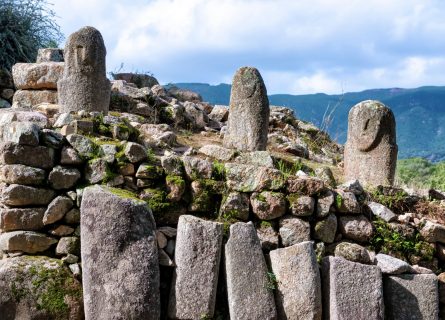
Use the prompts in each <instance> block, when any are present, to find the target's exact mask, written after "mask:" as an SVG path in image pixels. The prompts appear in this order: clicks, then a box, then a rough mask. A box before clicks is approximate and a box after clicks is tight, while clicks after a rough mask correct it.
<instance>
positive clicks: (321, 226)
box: [314, 213, 337, 243]
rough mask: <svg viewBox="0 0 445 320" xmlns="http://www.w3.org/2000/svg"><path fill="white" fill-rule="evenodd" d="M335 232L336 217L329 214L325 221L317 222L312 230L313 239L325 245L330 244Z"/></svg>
mask: <svg viewBox="0 0 445 320" xmlns="http://www.w3.org/2000/svg"><path fill="white" fill-rule="evenodd" d="M336 232H337V217H336V216H335V214H332V213H331V214H329V215H328V216H327V218H326V219H324V220H321V221H317V223H316V224H315V228H314V238H315V239H318V240H321V241H323V242H325V243H332V242H334V240H335V234H336Z"/></svg>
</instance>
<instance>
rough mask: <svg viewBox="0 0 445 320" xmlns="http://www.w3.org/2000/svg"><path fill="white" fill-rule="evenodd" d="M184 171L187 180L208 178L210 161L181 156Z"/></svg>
mask: <svg viewBox="0 0 445 320" xmlns="http://www.w3.org/2000/svg"><path fill="white" fill-rule="evenodd" d="M182 161H183V163H184V168H185V173H186V175H187V178H188V179H189V180H196V179H210V178H211V177H212V170H213V167H212V163H211V162H210V161H207V160H204V159H200V158H196V157H190V156H184V157H182Z"/></svg>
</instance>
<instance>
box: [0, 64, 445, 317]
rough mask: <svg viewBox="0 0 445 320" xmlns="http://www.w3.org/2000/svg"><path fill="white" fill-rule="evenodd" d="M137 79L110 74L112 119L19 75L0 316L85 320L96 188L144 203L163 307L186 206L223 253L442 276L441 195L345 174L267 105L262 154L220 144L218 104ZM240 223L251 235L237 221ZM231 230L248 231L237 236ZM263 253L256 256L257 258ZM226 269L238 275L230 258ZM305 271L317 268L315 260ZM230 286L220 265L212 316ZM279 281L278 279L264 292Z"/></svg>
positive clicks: (1, 136)
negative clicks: (68, 105)
mask: <svg viewBox="0 0 445 320" xmlns="http://www.w3.org/2000/svg"><path fill="white" fill-rule="evenodd" d="M57 67H58V66H57V65H56V66H55V67H54V68H57ZM45 70H46V69H45ZM45 70H42V69H37V71H34V74H35V73H36V72H37V73H39V72H41V73H45V72H48V71H47V70H46V71H45ZM23 72H25V71H23ZM135 77H136V76H135V75H133V77H129V76H125V77H124V76H122V77H121V78H125V79H127V80H129V79H131V81H134V82H135V83H138V84H139V86H140V87H138V86H137V85H136V84H134V83H130V82H127V81H126V80H114V81H112V93H111V104H110V112H109V113H108V115H103V114H101V113H87V112H85V111H80V112H76V113H60V112H59V107H58V105H57V104H56V103H55V102H57V101H49V102H51V103H48V101H45V100H46V99H47V97H46V96H45V95H47V94H48V93H45V94H44V93H43V91H49V90H53V91H54V87H51V88H48V87H45V85H41V84H39V86H37V87H36V86H35V85H33V84H30V83H29V79H28V78H27V77H26V76H23V77H21V78H20V79H22V80H20V81H22V82H23V83H22V84H21V83H20V81H18V80H17V81H15V82H16V87H17V88H18V91H16V93H15V95H14V98H13V99H12V101H11V102H12V105H13V107H12V108H5V109H2V110H1V114H0V126H1V129H0V141H2V143H1V144H0V164H1V167H0V182H1V187H0V191H1V209H0V230H1V234H0V250H2V252H3V259H2V260H0V288H1V290H0V291H1V292H2V295H1V296H0V315H3V314H7V315H13V316H11V317H10V318H8V316H6V319H14V316H15V318H16V319H20V316H22V317H23V319H27V318H34V319H37V318H45V319H82V318H83V312H82V308H83V307H82V290H81V281H82V261H80V259H81V252H80V242H81V239H80V237H81V230H80V208H81V205H82V196H83V190H84V189H85V187H87V186H89V185H94V184H98V185H103V186H104V187H105V188H106V190H109V192H111V193H113V194H114V195H117V196H118V197H123V198H132V199H139V200H142V201H144V202H145V203H147V204H148V206H149V208H150V209H151V211H152V213H153V216H154V219H155V222H156V226H155V228H156V229H155V230H153V231H154V234H155V239H156V244H157V250H158V262H159V266H160V271H159V277H160V288H161V291H160V301H161V305H162V308H161V310H160V312H161V314H162V317H165V315H166V314H167V312H168V311H167V310H168V309H169V307H168V301H169V295H170V294H171V293H170V286H171V281H172V276H173V270H175V267H176V266H177V263H178V261H177V259H178V254H179V256H180V257H184V250H186V249H184V243H181V242H180V240H179V239H177V236H178V238H179V235H178V234H179V233H181V232H182V233H184V232H185V231H184V229H181V228H179V229H177V228H178V220H179V218H180V217H181V216H184V215H193V216H195V217H198V218H199V221H202V220H204V221H212V222H217V223H219V225H221V228H222V233H221V236H222V239H223V240H222V243H225V244H226V250H227V254H228V255H229V256H226V259H227V258H230V257H232V256H235V258H233V259H235V260H236V254H235V253H234V252H233V250H230V248H231V247H233V246H235V247H236V246H243V244H245V242H246V241H247V242H248V241H251V239H252V237H254V238H256V237H257V238H258V239H259V244H260V247H261V250H262V252H261V251H260V252H261V253H262V254H264V255H266V257H267V256H268V255H269V253H270V255H271V258H272V266H273V265H274V263H276V264H278V265H279V264H280V262H279V261H280V257H279V256H278V257H277V256H275V257H274V255H276V254H277V253H273V252H274V250H276V249H283V248H292V246H294V245H295V244H299V243H303V242H305V241H310V240H312V241H314V248H315V252H316V261H315V262H314V263H317V261H318V263H321V261H322V260H323V259H325V260H324V261H330V260H329V259H330V258H325V257H326V256H335V257H342V258H344V259H346V260H349V261H351V262H355V263H360V265H365V266H377V267H378V268H379V270H380V271H381V272H382V273H383V274H385V275H387V276H388V277H390V276H394V275H405V274H409V275H413V274H414V275H421V274H431V273H436V274H439V280H442V279H443V280H445V275H444V274H441V271H442V268H443V267H444V261H445V227H444V225H443V223H444V221H445V218H444V215H443V205H442V201H443V200H444V199H445V196H444V195H443V194H442V193H441V192H438V191H434V190H427V191H416V192H414V191H412V190H403V189H399V188H395V187H385V186H380V187H377V188H373V189H369V190H366V189H364V188H363V186H361V185H360V183H359V182H358V181H343V178H342V154H343V149H342V146H339V145H338V144H336V143H335V142H333V141H331V139H330V138H329V136H328V135H327V134H326V133H324V132H322V131H320V130H319V129H318V128H316V127H315V126H314V125H312V124H310V123H306V122H303V121H300V120H298V119H296V118H295V117H294V115H293V112H292V110H290V109H287V108H284V107H278V106H271V113H270V122H269V123H270V125H269V132H268V148H267V151H256V152H238V151H235V150H232V149H227V148H224V147H223V146H222V139H223V136H224V133H225V132H226V124H227V118H228V112H229V111H228V108H227V107H226V106H212V105H210V104H208V103H205V102H203V101H201V100H202V99H201V97H200V96H199V95H197V94H196V93H193V92H190V91H186V90H180V89H177V88H170V89H168V90H166V89H164V88H163V87H162V86H160V85H159V84H157V82H153V80H152V79H150V78H147V77H146V76H143V75H140V76H139V78H137V77H136V78H135ZM50 82H51V81H50ZM147 83H149V84H150V87H144V84H147ZM53 91H49V92H50V93H49V94H52V95H54V92H53ZM116 214H117V213H116ZM184 219H185V218H184ZM248 221H251V222H252V230H254V233H255V234H256V235H255V234H254V235H252V234H251V233H249V232H250V231H249V230H250V229H249V228H250V227H246V228H247V229H243V228H244V227H241V226H239V225H237V224H236V223H237V222H248ZM197 223H198V222H197ZM184 224H186V222H184ZM231 226H232V228H231ZM236 232H239V234H241V235H242V236H240V238H236V239H235V238H233V239H232V238H231V235H234V234H237V233H236ZM182 238H183V239H184V236H182ZM230 239H232V240H230ZM249 239H250V240H249ZM177 241H178V242H179V244H178V243H177ZM181 241H183V240H181ZM234 243H235V244H236V245H235V244H234ZM237 243H238V244H237ZM218 245H219V247H221V244H215V246H218ZM305 246H307V245H305ZM175 250H181V251H180V252H178V253H175ZM219 250H220V249H218V250H217V249H215V252H216V251H217V252H220V251H219ZM246 250H247V249H246ZM301 250H302V251H303V252H307V250H309V249H307V248H305V247H304V246H303V247H302V249H301ZM212 252H213V251H212ZM246 254H248V253H246ZM262 254H260V256H258V254H256V255H255V254H252V256H251V257H252V259H259V260H261V261H262V260H263V259H264V258H263V255H262ZM230 255H232V256H230ZM183 259H185V258H183ZM326 259H328V260H326ZM212 263H213V264H217V262H215V261H213V262H212ZM337 263H339V262H336V260H335V261H331V264H332V265H336V264H337ZM342 263H343V262H342ZM260 264H261V262H259V265H260ZM340 264H341V263H340ZM218 265H219V264H218ZM348 266H349V265H347V266H346V267H345V268H348ZM226 267H230V268H232V269H230V268H229V273H230V274H234V277H235V275H236V272H237V268H238V267H237V265H236V263H235V264H234V265H233V266H232V265H229V266H227V265H226ZM264 268H266V267H264ZM311 268H312V269H311V270H312V271H311V272H313V273H314V274H316V273H317V272H318V265H317V267H316V268H313V265H312V267H311ZM339 268H343V265H341V266H339ZM230 270H232V271H230ZM315 270H316V271H315ZM364 270H365V269H364ZM373 270H374V269H373ZM380 271H379V272H380ZM274 272H275V269H274ZM276 273H279V272H278V271H277V272H276ZM221 274H223V272H221ZM272 274H273V273H272ZM335 276H338V275H335V274H333V275H332V277H335ZM339 277H340V276H339ZM229 278H230V275H229ZM227 281H229V280H227ZM224 283H225V281H224V277H223V275H220V281H219V284H218V287H217V288H215V290H216V295H217V298H216V311H215V317H216V318H218V317H219V319H224V318H225V317H226V316H227V314H228V311H227V299H226V298H225V296H226V295H227V290H231V291H230V292H231V294H232V295H233V297H235V296H236V295H237V294H240V293H239V292H238V293H237V291H236V288H234V287H233V285H229V286H228V287H226V286H225V285H224ZM229 283H230V282H229ZM314 286H317V284H314ZM318 286H319V285H318ZM441 288H442V287H441ZM276 290H277V284H276V283H274V281H272V282H271V283H270V291H271V292H274V291H276ZM280 290H281V289H280ZM283 290H284V289H283ZM318 290H320V288H318ZM265 295H266V296H267V292H266V293H265ZM177 299H178V300H179V299H180V298H177ZM320 303H321V302H320ZM385 303H386V302H385ZM390 303H391V302H388V304H389V305H390ZM436 307H437V306H436ZM318 308H321V307H320V306H318ZM380 311H381V310H380ZM380 311H376V312H377V313H378V312H380ZM265 312H268V311H265ZM314 312H315V311H314ZM317 312H318V313H317ZM317 312H315V313H316V314H321V312H319V311H317ZM17 317H18V318H17Z"/></svg>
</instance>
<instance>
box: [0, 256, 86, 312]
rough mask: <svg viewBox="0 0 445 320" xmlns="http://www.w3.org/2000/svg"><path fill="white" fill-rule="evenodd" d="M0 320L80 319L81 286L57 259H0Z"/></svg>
mask: <svg viewBox="0 0 445 320" xmlns="http://www.w3.org/2000/svg"><path fill="white" fill-rule="evenodd" d="M0 292H1V293H2V294H1V295H0V314H1V318H2V320H13V319H17V320H18V319H35V320H37V319H66V320H82V319H84V314H83V301H82V284H81V283H80V282H79V281H78V280H76V279H74V278H73V274H72V273H71V272H70V270H69V269H68V268H67V267H66V266H65V265H64V264H62V263H60V260H59V259H54V258H49V257H43V256H26V255H24V256H20V257H15V258H8V259H3V260H0Z"/></svg>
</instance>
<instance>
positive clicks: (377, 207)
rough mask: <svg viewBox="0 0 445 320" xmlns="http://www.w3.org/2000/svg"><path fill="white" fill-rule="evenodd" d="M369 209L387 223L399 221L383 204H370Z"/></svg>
mask: <svg viewBox="0 0 445 320" xmlns="http://www.w3.org/2000/svg"><path fill="white" fill-rule="evenodd" d="M368 208H369V209H370V210H371V212H372V213H373V214H374V215H375V216H376V217H379V218H381V219H383V220H385V221H386V222H392V221H396V220H397V215H396V214H395V213H394V212H392V211H391V210H390V209H388V208H387V207H385V206H384V205H383V204H380V203H377V202H368Z"/></svg>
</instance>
